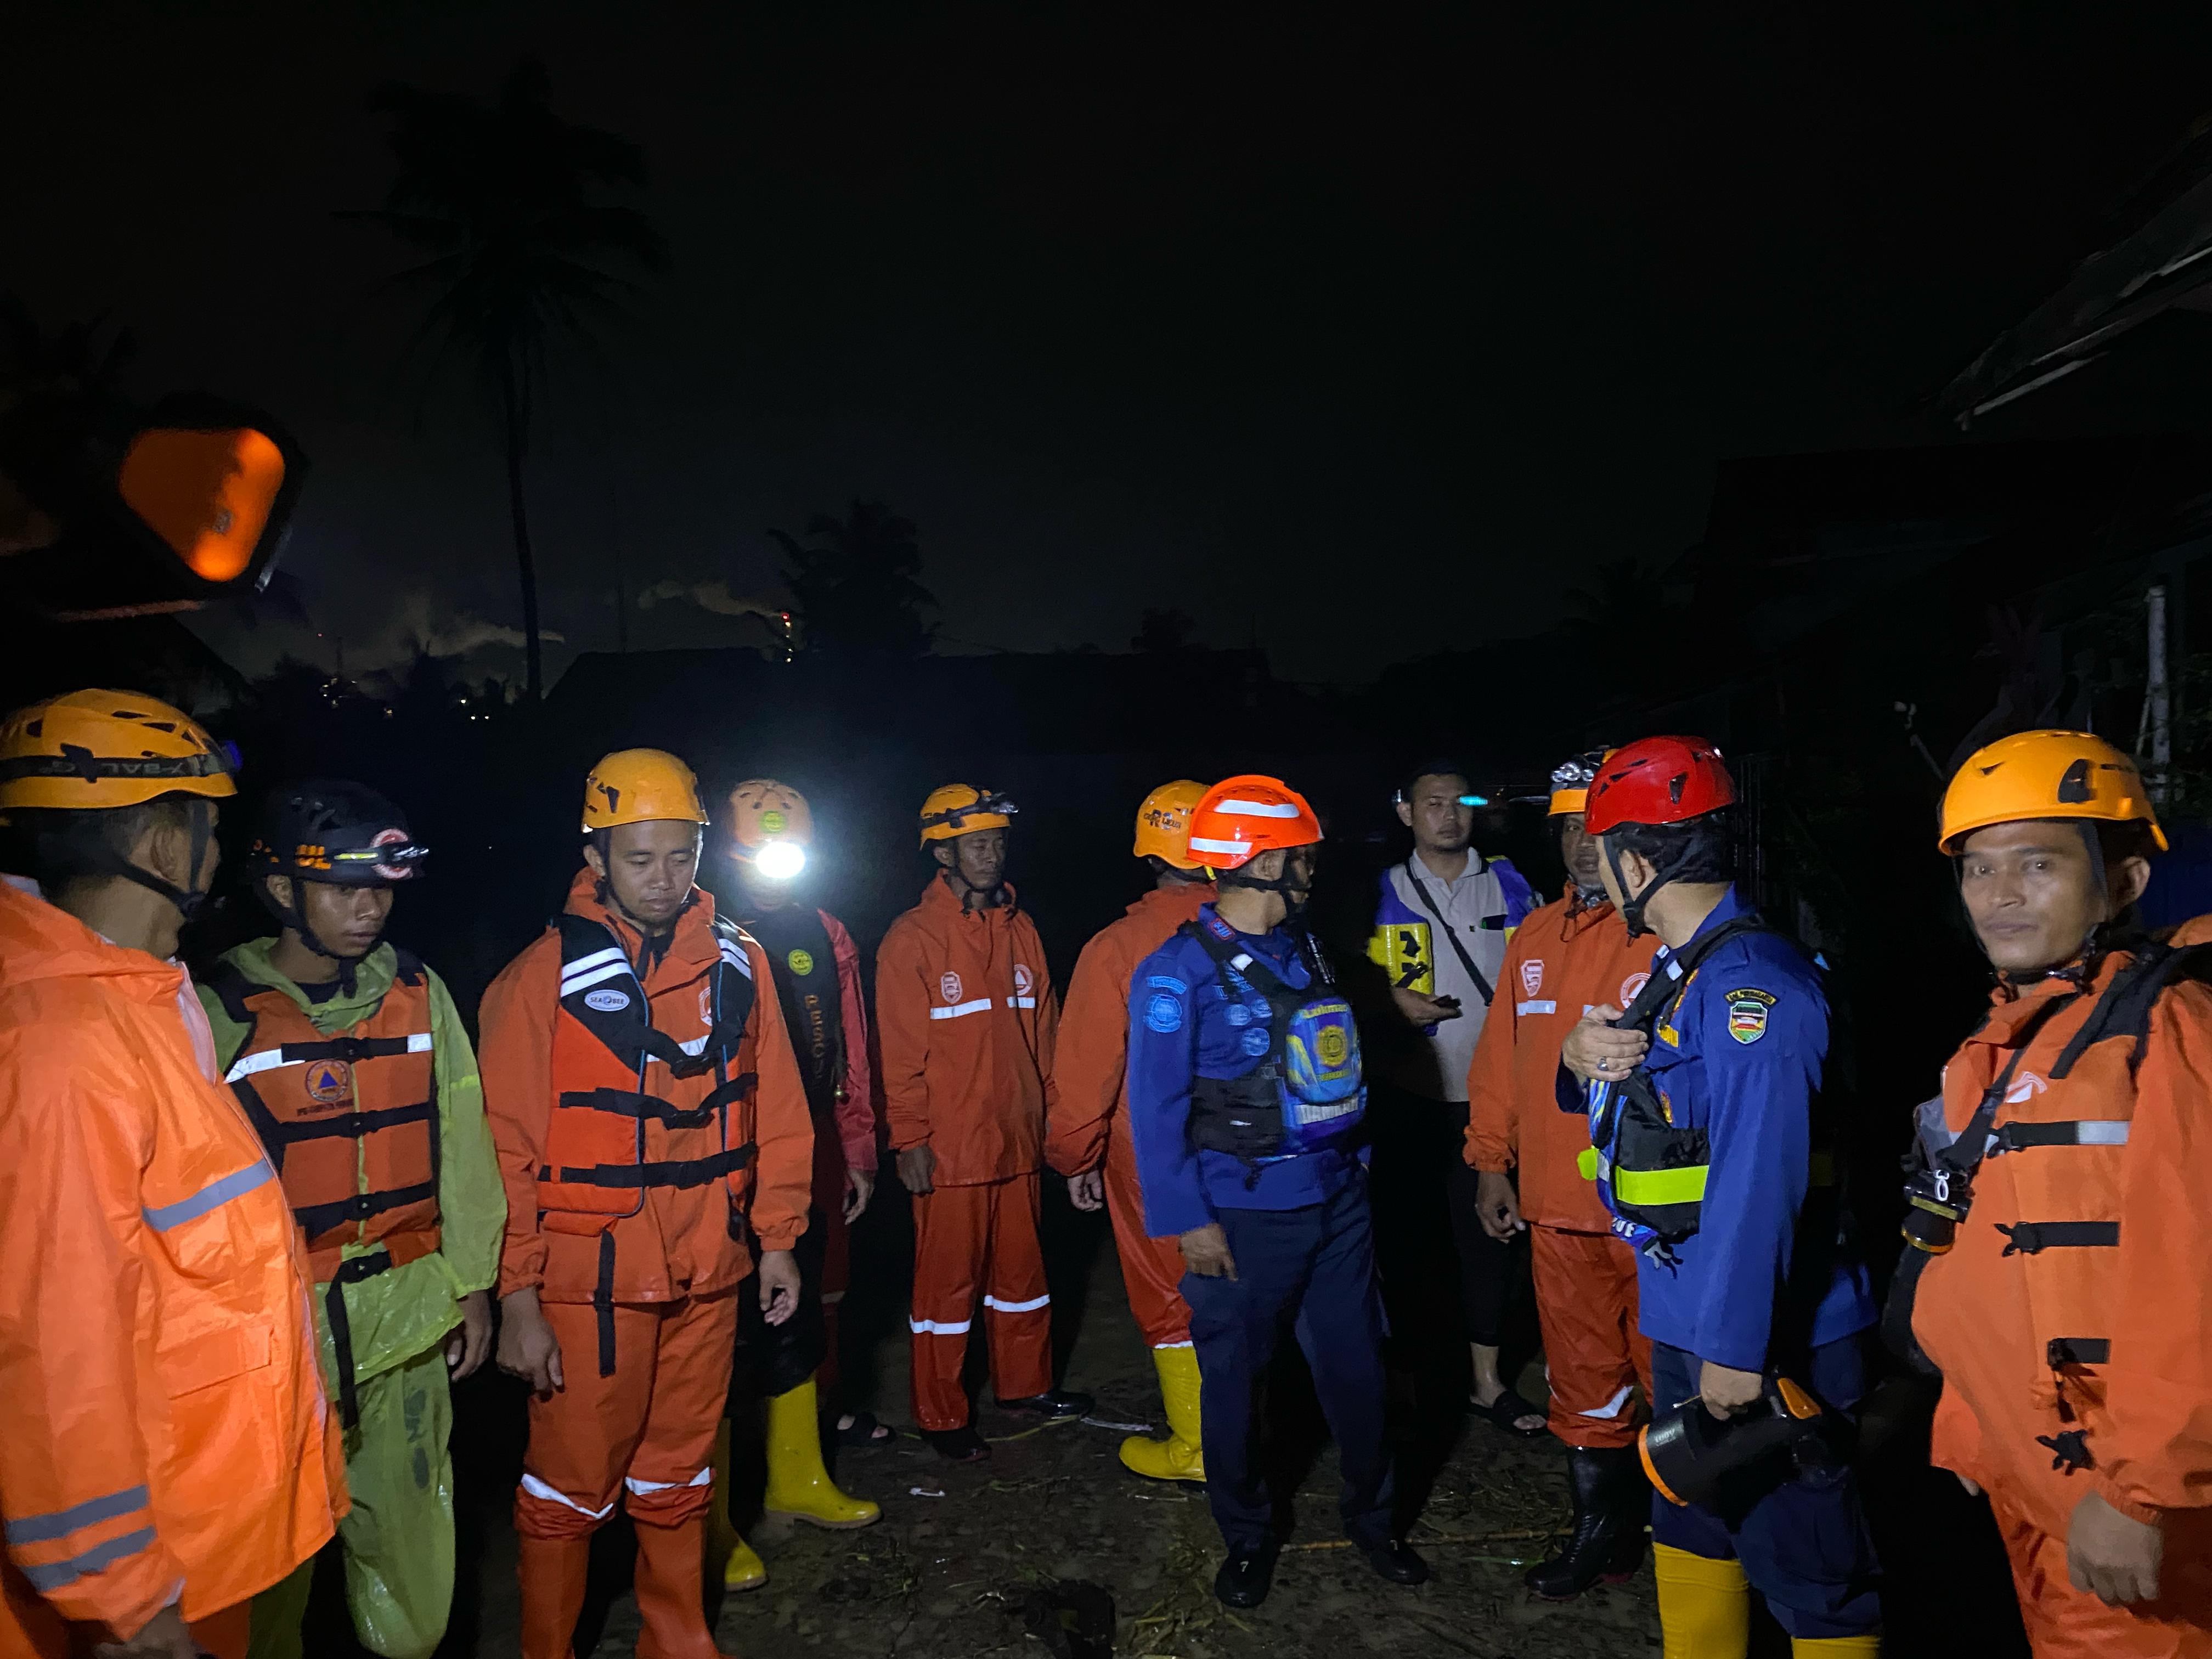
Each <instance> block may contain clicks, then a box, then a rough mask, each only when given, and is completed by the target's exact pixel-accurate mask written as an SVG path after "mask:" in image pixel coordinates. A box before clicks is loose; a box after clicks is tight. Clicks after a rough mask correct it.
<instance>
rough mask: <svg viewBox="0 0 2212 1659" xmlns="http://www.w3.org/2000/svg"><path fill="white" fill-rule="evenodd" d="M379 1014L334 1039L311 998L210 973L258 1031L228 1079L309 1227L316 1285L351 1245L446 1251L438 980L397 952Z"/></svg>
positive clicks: (250, 1031)
mask: <svg viewBox="0 0 2212 1659" xmlns="http://www.w3.org/2000/svg"><path fill="white" fill-rule="evenodd" d="M398 958H399V959H398V969H397V971H396V972H395V974H394V975H393V977H392V988H391V989H390V990H388V991H386V993H385V994H384V998H383V1000H382V1001H380V1002H379V1003H378V1004H377V1006H376V1012H374V1013H373V1014H371V1015H370V1016H369V1017H368V1018H367V1019H364V1020H362V1021H360V1022H359V1023H358V1024H355V1025H354V1026H353V1027H352V1028H351V1029H349V1030H346V1031H343V1032H339V1033H337V1034H334V1035H331V1036H325V1035H324V1034H323V1033H322V1032H321V1031H319V1030H316V1029H315V1024H314V1022H313V1020H312V1019H310V1018H308V1017H307V1013H306V1012H304V1011H303V1010H301V1007H300V1006H299V1005H298V1004H297V1003H295V1001H293V1000H292V999H291V998H290V997H289V996H288V995H286V994H284V993H283V992H282V991H280V990H276V989H275V988H274V987H269V986H261V985H255V984H253V983H252V981H248V980H247V979H246V977H245V976H244V975H241V974H240V973H239V972H238V971H237V969H234V968H228V967H226V968H225V969H222V971H221V972H219V973H218V974H216V975H215V977H214V978H213V980H211V981H210V986H211V988H213V989H214V990H215V992H216V994H217V995H218V996H220V997H221V998H222V1004H223V1007H224V1008H225V1010H226V1011H228V1013H229V1015H230V1017H231V1018H233V1019H234V1020H236V1021H237V1022H238V1023H239V1024H242V1025H244V1026H246V1028H247V1031H246V1041H245V1042H244V1044H243V1045H242V1046H241V1047H240V1048H239V1051H238V1054H237V1055H236V1057H235V1058H234V1060H232V1061H231V1064H230V1069H229V1071H228V1073H225V1074H224V1079H223V1080H224V1081H225V1082H227V1083H228V1084H229V1085H230V1086H231V1090H232V1091H233V1092H234V1094H236V1095H237V1097H238V1098H239V1102H240V1104H241V1105H243V1106H244V1107H245V1108H246V1116H247V1117H248V1118H250V1119H252V1123H253V1127H255V1128H256V1129H257V1130H258V1131H259V1132H260V1135H261V1140H262V1144H263V1145H264V1146H267V1147H268V1149H269V1159H270V1163H272V1164H275V1165H276V1172H277V1174H278V1175H280V1176H282V1177H283V1182H284V1193H285V1196H286V1197H287V1198H288V1199H289V1200H290V1202H291V1206H292V1213H293V1214H294V1216H295V1217H296V1218H298V1220H299V1223H300V1231H301V1232H302V1233H303V1234H305V1235H306V1237H307V1254H308V1265H309V1266H310V1267H311V1268H312V1269H313V1273H314V1275H315V1279H316V1282H318V1283H325V1282H328V1281H329V1280H330V1279H331V1278H332V1277H333V1276H334V1275H335V1274H336V1273H337V1269H338V1266H339V1263H340V1261H341V1260H342V1254H341V1253H342V1250H343V1247H344V1246H346V1245H348V1244H375V1243H381V1244H382V1245H383V1246H384V1247H385V1249H386V1250H387V1251H388V1252H390V1255H391V1258H392V1260H391V1264H390V1265H392V1266H395V1267H397V1266H399V1265H401V1264H403V1263H404V1262H408V1261H414V1260H415V1259H416V1257H417V1256H423V1255H428V1254H429V1253H430V1252H431V1251H433V1250H435V1249H437V1248H438V1156H439V1135H438V1084H437V1068H436V1066H435V1059H434V1056H433V1054H432V1053H431V1019H430V986H429V979H428V975H427V974H426V973H425V972H424V971H423V968H422V963H420V962H419V961H417V960H416V958H415V957H413V956H411V955H410V954H409V953H408V952H407V951H399V952H398Z"/></svg>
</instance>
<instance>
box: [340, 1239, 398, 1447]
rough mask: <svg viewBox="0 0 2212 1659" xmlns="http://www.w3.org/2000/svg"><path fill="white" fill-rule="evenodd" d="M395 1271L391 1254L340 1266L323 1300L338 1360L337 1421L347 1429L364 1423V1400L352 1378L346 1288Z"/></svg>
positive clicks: (379, 1252) (379, 1253)
mask: <svg viewBox="0 0 2212 1659" xmlns="http://www.w3.org/2000/svg"><path fill="white" fill-rule="evenodd" d="M391 1268H392V1253H391V1252H390V1251H389V1250H376V1251H373V1252H371V1253H370V1254H369V1255H357V1256H354V1257H353V1258H351V1259H350V1260H349V1261H341V1262H340V1263H338V1270H337V1272H336V1273H332V1274H331V1287H330V1289H329V1290H328V1291H325V1293H324V1296H323V1311H324V1313H325V1316H327V1317H328V1318H329V1320H330V1322H331V1352H332V1353H333V1354H334V1355H335V1357H336V1358H337V1370H338V1421H339V1423H340V1424H342V1425H343V1426H345V1427H346V1428H349V1429H350V1428H356V1427H358V1426H359V1425H360V1423H361V1396H360V1393H359V1390H358V1389H357V1388H356V1384H355V1382H354V1375H353V1324H352V1322H351V1321H350V1320H349V1319H348V1318H347V1317H346V1304H345V1287H346V1286H347V1285H358V1284H360V1283H361V1281H362V1279H374V1278H375V1277H376V1276H377V1274H379V1273H388V1272H389V1271H391Z"/></svg>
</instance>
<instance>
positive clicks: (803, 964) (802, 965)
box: [783, 950, 814, 979]
mask: <svg viewBox="0 0 2212 1659" xmlns="http://www.w3.org/2000/svg"><path fill="white" fill-rule="evenodd" d="M783 963H784V966H785V967H787V968H788V969H791V971H792V973H793V975H795V976H796V977H798V978H799V979H805V977H806V976H807V975H809V974H811V973H812V972H813V971H814V952H813V951H800V950H793V951H792V952H791V954H790V955H788V956H787V957H784V959H783Z"/></svg>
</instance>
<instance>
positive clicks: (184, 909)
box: [100, 799, 215, 921]
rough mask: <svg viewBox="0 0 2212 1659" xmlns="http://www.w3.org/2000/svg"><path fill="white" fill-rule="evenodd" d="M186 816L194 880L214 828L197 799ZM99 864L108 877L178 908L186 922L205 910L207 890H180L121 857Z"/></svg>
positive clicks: (108, 857) (111, 856)
mask: <svg viewBox="0 0 2212 1659" xmlns="http://www.w3.org/2000/svg"><path fill="white" fill-rule="evenodd" d="M185 817H186V819H187V820H188V821H189V822H190V823H191V864H190V866H189V867H190V869H191V878H197V876H198V875H199V872H200V864H201V862H202V860H204V859H205V858H206V857H207V849H208V842H210V841H211V840H213V839H214V838H215V826H214V824H213V823H210V821H209V818H208V809H207V803H206V802H205V801H203V800H200V799H192V800H191V801H188V802H187V803H186V804H185ZM100 865H101V866H102V867H103V868H104V869H105V870H106V872H107V873H108V874H109V875H112V876H120V877H122V878H123V879H124V880H125V881H129V882H135V883H137V884H138V885H139V886H141V887H143V888H144V889H145V890H147V891H148V892H149V893H157V894H159V895H160V896H161V897H163V898H165V899H167V900H168V902H170V903H172V904H173V905H175V906H176V907H177V914H178V915H180V916H182V917H183V918H184V919H185V921H193V920H195V919H196V918H197V917H198V916H200V915H203V914H204V912H205V911H206V909H207V908H208V895H207V889H206V888H204V887H179V886H177V885H176V884H173V883H172V882H168V881H164V880H163V879H162V878H161V877H159V876H157V875H155V873H154V872H152V871H151V870H148V869H145V868H143V866H139V865H136V864H133V863H131V860H129V859H128V858H125V856H124V855H123V854H120V853H109V854H106V855H105V856H104V857H102V858H101V859H100Z"/></svg>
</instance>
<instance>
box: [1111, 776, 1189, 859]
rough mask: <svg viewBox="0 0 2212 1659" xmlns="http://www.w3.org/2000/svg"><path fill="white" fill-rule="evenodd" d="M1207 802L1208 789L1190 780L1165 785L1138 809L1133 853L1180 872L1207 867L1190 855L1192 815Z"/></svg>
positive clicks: (1179, 780) (1180, 779)
mask: <svg viewBox="0 0 2212 1659" xmlns="http://www.w3.org/2000/svg"><path fill="white" fill-rule="evenodd" d="M1203 799H1206V786H1205V785H1204V784H1202V783H1195V782H1193V781H1191V780H1190V779H1188V778H1177V779H1176V781H1174V782H1173V783H1164V784H1162V785H1161V786H1160V787H1158V788H1157V789H1155V790H1153V791H1152V793H1151V794H1149V795H1147V796H1146V797H1145V802H1144V805H1141V806H1139V808H1138V809H1137V836H1136V842H1135V845H1134V846H1133V847H1132V848H1130V850H1131V851H1132V852H1133V853H1134V854H1136V855H1137V856H1138V857H1139V858H1140V859H1144V858H1152V859H1158V860H1161V861H1162V862H1163V863H1166V864H1171V865H1173V866H1175V867H1176V869H1178V870H1200V869H1203V868H1205V866H1203V865H1201V864H1200V863H1199V861H1198V860H1196V859H1194V858H1193V857H1191V855H1190V815H1191V813H1192V812H1194V811H1196V810H1197V807H1198V804H1199V802H1200V801H1201V800H1203Z"/></svg>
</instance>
